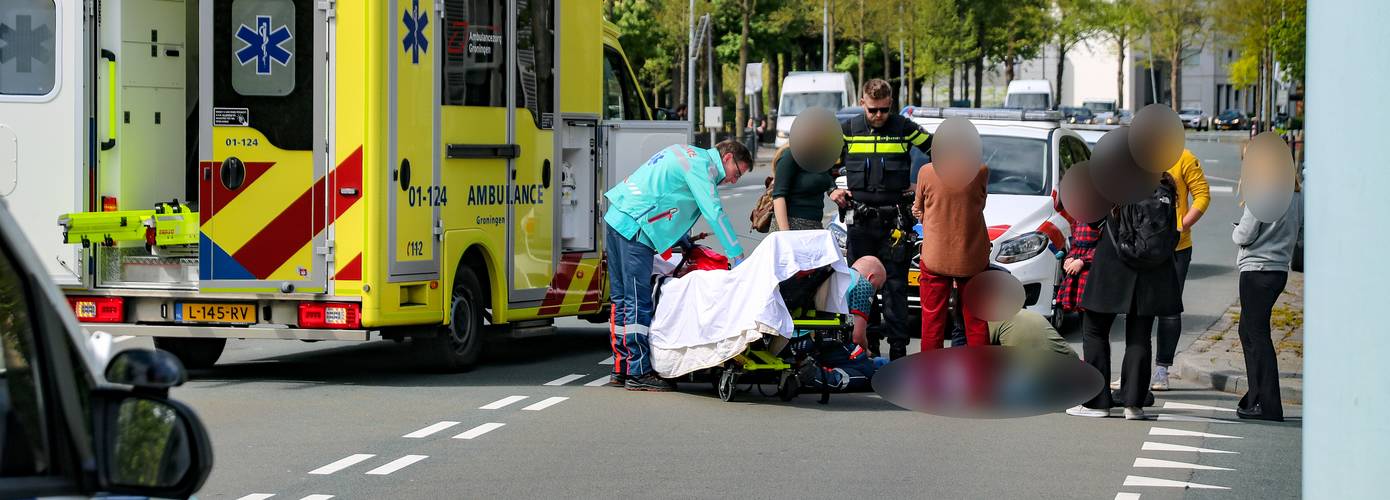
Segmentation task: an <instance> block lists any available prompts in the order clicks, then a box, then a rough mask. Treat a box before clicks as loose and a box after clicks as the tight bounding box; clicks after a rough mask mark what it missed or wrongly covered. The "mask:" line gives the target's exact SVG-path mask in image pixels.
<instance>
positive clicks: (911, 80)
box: [899, 11, 921, 105]
mask: <svg viewBox="0 0 1390 500" xmlns="http://www.w3.org/2000/svg"><path fill="white" fill-rule="evenodd" d="M912 20H913V21H914V22H915V21H916V20H917V13H916V11H913V14H912ZM909 40H910V41H909V42H908V43H910V44H911V46H909V47H908V48H907V53H908V56H907V102H908V104H912V105H917V104H921V101H919V100H917V99H916V97H917V33H916V32H913V34H912V36H911V37H910V38H909ZM899 57H901V55H899Z"/></svg>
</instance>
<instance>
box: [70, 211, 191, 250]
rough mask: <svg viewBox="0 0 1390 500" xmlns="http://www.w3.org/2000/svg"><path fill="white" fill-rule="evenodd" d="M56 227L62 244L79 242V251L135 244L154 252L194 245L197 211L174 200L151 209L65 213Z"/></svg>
mask: <svg viewBox="0 0 1390 500" xmlns="http://www.w3.org/2000/svg"><path fill="white" fill-rule="evenodd" d="M58 225H59V226H62V227H63V241H64V243H69V244H79V243H80V244H81V245H82V247H83V248H87V247H90V246H91V245H92V244H93V243H96V244H98V245H101V246H105V247H111V246H116V245H118V244H121V243H134V242H139V243H143V244H144V245H145V249H146V250H149V251H154V250H155V249H156V248H160V247H170V246H176V245H194V244H197V243H198V212H194V211H192V210H191V209H190V208H189V206H188V205H187V204H184V203H179V200H177V199H174V200H172V201H170V202H169V203H163V202H161V203H157V204H155V207H154V209H152V210H121V211H114V212H79V213H72V214H65V215H63V216H61V217H59V218H58Z"/></svg>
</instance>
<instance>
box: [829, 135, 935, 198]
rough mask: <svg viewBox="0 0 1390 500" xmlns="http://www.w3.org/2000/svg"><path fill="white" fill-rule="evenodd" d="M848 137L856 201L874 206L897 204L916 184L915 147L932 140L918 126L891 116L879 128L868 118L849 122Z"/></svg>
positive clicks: (848, 173)
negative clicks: (913, 156) (871, 125)
mask: <svg viewBox="0 0 1390 500" xmlns="http://www.w3.org/2000/svg"><path fill="white" fill-rule="evenodd" d="M842 128H843V131H844V135H845V164H844V175H845V177H846V179H845V180H846V181H847V183H848V185H849V190H850V193H851V194H852V195H853V196H854V199H855V200H857V201H860V202H862V203H867V204H870V205H880V206H882V205H896V204H898V203H900V202H902V201H903V200H904V199H905V197H904V196H903V192H904V191H906V190H907V188H908V186H909V185H910V184H912V179H911V175H912V156H911V154H910V153H909V151H910V150H911V148H914V147H917V146H916V145H917V144H921V143H923V142H925V141H927V140H928V136H927V134H926V132H922V131H921V129H920V128H919V127H917V124H915V123H913V122H912V121H911V120H908V119H907V118H906V117H903V116H901V115H889V116H888V121H887V122H886V123H884V124H883V126H882V127H880V128H878V129H873V128H870V127H869V121H868V119H867V118H865V117H864V116H862V115H861V116H856V117H854V118H851V119H849V120H848V121H846V122H845V123H844V126H843V127H842Z"/></svg>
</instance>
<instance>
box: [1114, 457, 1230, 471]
mask: <svg viewBox="0 0 1390 500" xmlns="http://www.w3.org/2000/svg"><path fill="white" fill-rule="evenodd" d="M1134 466H1135V467H1153V468H1158V469H1193V470H1235V469H1227V468H1225V467H1213V466H1210V465H1201V464H1189V463H1187V462H1174V461H1171V460H1155V459H1152V458H1136V459H1134Z"/></svg>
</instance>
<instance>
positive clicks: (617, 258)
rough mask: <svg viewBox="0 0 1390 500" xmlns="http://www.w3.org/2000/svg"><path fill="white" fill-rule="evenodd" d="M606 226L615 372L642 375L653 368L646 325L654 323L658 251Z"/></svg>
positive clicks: (647, 326)
mask: <svg viewBox="0 0 1390 500" xmlns="http://www.w3.org/2000/svg"><path fill="white" fill-rule="evenodd" d="M604 229H605V230H606V231H605V232H606V233H607V236H606V237H605V240H604V241H605V247H606V251H607V253H608V286H609V292H608V296H609V297H610V300H611V301H612V302H613V319H612V326H611V340H612V344H613V373H614V374H617V375H627V376H631V377H640V376H642V375H646V374H647V373H650V372H651V371H652V360H651V356H650V353H651V348H650V347H649V346H648V343H647V342H648V340H647V329H648V328H649V327H650V326H651V324H652V309H653V306H652V258H654V257H655V256H656V251H655V250H652V248H651V247H649V246H647V245H645V244H642V243H639V242H637V241H633V240H631V239H628V238H624V237H623V236H622V235H621V234H618V232H617V231H615V230H613V228H611V227H607V226H605V227H604Z"/></svg>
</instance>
